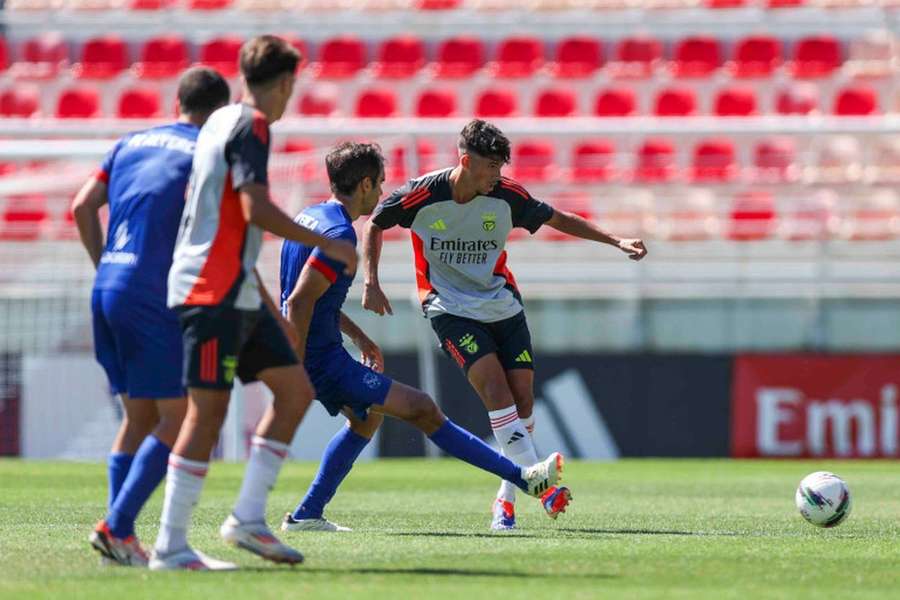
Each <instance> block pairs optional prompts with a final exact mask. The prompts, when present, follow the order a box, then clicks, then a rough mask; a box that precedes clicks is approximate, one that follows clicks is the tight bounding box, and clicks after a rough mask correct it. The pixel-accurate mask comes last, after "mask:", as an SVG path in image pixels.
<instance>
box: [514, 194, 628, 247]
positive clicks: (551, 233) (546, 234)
mask: <svg viewBox="0 0 900 600" xmlns="http://www.w3.org/2000/svg"><path fill="white" fill-rule="evenodd" d="M550 203H551V204H552V205H553V208H554V209H556V210H561V211H565V212H569V213H573V214H576V215H578V216H579V217H581V218H583V219H587V220H589V221H595V220H596V219H597V215H595V214H594V210H593V206H592V205H593V202H591V197H590V196H589V195H587V194H585V193H584V192H561V193H558V194H556V195H555V196H554V197H553V199H552V200H551V201H550ZM604 222H606V221H605V219H604ZM616 231H620V230H619V229H616ZM537 236H538V238H540V239H542V240H545V241H548V242H573V241H576V240H577V239H578V238H575V237H572V236H571V235H569V234H567V233H563V232H561V231H559V230H558V229H554V228H553V227H541V228H540V229H538V231H537ZM523 237H525V236H523Z"/></svg>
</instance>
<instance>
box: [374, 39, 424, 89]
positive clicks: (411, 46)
mask: <svg viewBox="0 0 900 600" xmlns="http://www.w3.org/2000/svg"><path fill="white" fill-rule="evenodd" d="M424 64H425V45H424V44H423V43H422V40H421V39H420V38H417V37H415V36H412V35H404V36H399V37H395V38H391V39H389V40H386V41H385V42H384V43H383V44H382V45H381V47H380V48H379V50H378V61H377V62H376V63H375V64H374V65H373V72H374V74H375V76H376V77H382V78H385V79H406V78H409V77H412V76H413V75H415V74H416V73H417V72H418V71H419V69H421V68H422V66H423V65H424Z"/></svg>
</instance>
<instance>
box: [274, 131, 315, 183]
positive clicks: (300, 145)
mask: <svg viewBox="0 0 900 600" xmlns="http://www.w3.org/2000/svg"><path fill="white" fill-rule="evenodd" d="M315 149H316V148H315V146H314V145H313V143H312V142H311V141H309V140H305V139H298V138H288V139H287V140H285V142H284V147H283V148H282V149H281V151H282V152H284V153H285V154H296V155H301V156H299V157H292V158H295V159H297V162H299V164H296V163H295V167H294V169H295V170H294V177H299V178H300V179H301V180H302V181H306V182H309V181H316V180H317V179H321V178H322V177H323V176H324V175H323V173H322V169H321V168H320V167H319V160H318V156H317V155H316V153H315Z"/></svg>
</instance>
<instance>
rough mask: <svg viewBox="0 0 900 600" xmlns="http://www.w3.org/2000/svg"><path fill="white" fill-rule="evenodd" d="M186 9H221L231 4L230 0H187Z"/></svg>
mask: <svg viewBox="0 0 900 600" xmlns="http://www.w3.org/2000/svg"><path fill="white" fill-rule="evenodd" d="M185 4H186V5H187V9H188V10H223V9H225V8H229V7H230V6H231V0H187V2H185Z"/></svg>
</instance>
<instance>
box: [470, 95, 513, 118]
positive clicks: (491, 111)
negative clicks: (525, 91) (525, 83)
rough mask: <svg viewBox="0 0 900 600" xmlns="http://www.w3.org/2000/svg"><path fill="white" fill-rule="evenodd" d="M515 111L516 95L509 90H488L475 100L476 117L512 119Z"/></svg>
mask: <svg viewBox="0 0 900 600" xmlns="http://www.w3.org/2000/svg"><path fill="white" fill-rule="evenodd" d="M516 110H517V105H516V95H515V93H513V92H512V91H510V90H504V89H488V90H485V91H483V92H481V94H479V95H478V97H477V98H476V99H475V115H476V116H478V117H487V118H492V117H512V116H514V115H515V114H516Z"/></svg>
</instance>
